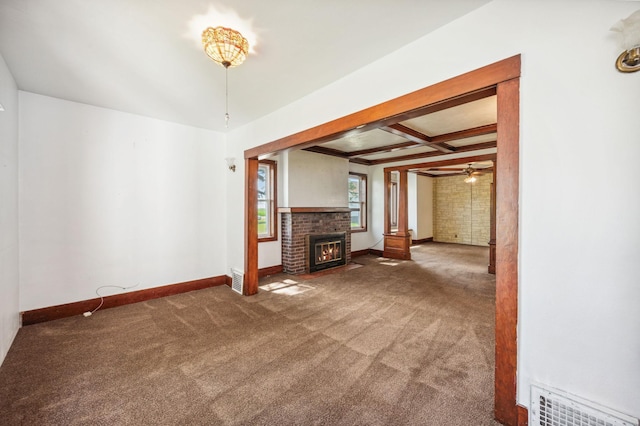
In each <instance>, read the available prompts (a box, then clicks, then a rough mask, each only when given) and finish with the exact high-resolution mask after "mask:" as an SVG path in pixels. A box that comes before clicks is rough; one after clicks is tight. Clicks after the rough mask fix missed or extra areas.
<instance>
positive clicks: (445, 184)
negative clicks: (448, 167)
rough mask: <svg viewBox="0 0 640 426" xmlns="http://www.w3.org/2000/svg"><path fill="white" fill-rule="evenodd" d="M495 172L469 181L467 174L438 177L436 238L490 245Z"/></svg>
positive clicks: (434, 191) (434, 202)
mask: <svg viewBox="0 0 640 426" xmlns="http://www.w3.org/2000/svg"><path fill="white" fill-rule="evenodd" d="M491 182H493V175H492V174H491V173H487V174H484V175H481V176H478V180H477V181H476V182H475V183H473V184H469V183H465V182H464V176H450V177H441V178H437V179H434V184H433V240H434V241H440V242H447V243H461V244H472V245H477V246H487V245H488V242H489V227H490V214H491Z"/></svg>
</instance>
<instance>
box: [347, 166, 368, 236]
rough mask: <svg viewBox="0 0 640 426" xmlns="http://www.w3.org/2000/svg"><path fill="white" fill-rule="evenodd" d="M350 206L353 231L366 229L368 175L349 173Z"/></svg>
mask: <svg viewBox="0 0 640 426" xmlns="http://www.w3.org/2000/svg"><path fill="white" fill-rule="evenodd" d="M349 208H351V231H352V232H361V231H366V230H367V175H364V174H361V173H354V172H350V173H349Z"/></svg>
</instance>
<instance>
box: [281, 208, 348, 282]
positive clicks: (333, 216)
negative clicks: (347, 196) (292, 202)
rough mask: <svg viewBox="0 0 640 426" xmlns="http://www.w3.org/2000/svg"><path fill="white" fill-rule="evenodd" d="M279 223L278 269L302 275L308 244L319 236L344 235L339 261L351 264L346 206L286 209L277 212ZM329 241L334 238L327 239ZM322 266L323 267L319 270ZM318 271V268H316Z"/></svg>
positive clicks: (307, 268) (307, 264)
mask: <svg viewBox="0 0 640 426" xmlns="http://www.w3.org/2000/svg"><path fill="white" fill-rule="evenodd" d="M278 212H279V213H280V214H281V220H282V270H283V272H285V273H288V274H304V273H309V272H311V270H310V259H309V256H310V250H309V247H308V246H309V241H310V237H312V238H311V240H312V241H313V240H315V239H317V238H321V237H322V236H323V235H325V234H326V235H333V236H334V237H335V236H336V235H340V234H342V235H344V248H343V254H342V256H343V258H342V259H341V260H342V262H335V263H332V264H331V265H330V266H338V265H339V264H348V263H349V262H350V261H351V210H350V209H349V208H348V207H286V208H280V209H278ZM330 240H331V242H333V240H335V238H330ZM324 267H326V266H323V268H324ZM319 269H321V268H319Z"/></svg>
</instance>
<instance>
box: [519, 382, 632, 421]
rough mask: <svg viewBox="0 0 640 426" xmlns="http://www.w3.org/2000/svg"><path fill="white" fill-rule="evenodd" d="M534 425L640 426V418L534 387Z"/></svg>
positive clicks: (563, 393) (559, 392)
mask: <svg viewBox="0 0 640 426" xmlns="http://www.w3.org/2000/svg"><path fill="white" fill-rule="evenodd" d="M529 413H530V416H529V417H530V418H529V424H530V425H531V426H639V423H638V419H634V418H632V417H629V416H627V415H624V414H621V413H617V412H615V411H613V410H611V409H608V408H605V407H601V406H599V405H597V404H595V403H593V402H591V401H586V400H583V399H581V398H578V397H576V396H574V395H569V394H567V393H565V392H562V391H558V390H555V389H553V390H550V388H548V387H544V388H543V387H540V386H538V385H531V409H530V410H529Z"/></svg>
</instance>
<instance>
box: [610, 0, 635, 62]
mask: <svg viewBox="0 0 640 426" xmlns="http://www.w3.org/2000/svg"><path fill="white" fill-rule="evenodd" d="M611 31H615V32H619V33H620V34H621V35H622V48H623V49H624V52H622V53H621V54H620V56H618V59H617V60H616V68H617V69H618V71H620V72H636V71H640V10H636V11H635V12H633V13H632V14H631V15H629V17H628V18H626V19H621V20H620V21H618V22H617V23H616V24H615V25H614V26H613V27H611Z"/></svg>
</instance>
